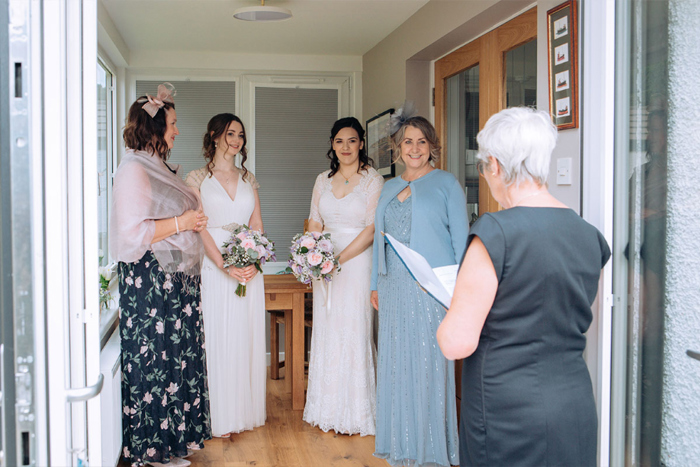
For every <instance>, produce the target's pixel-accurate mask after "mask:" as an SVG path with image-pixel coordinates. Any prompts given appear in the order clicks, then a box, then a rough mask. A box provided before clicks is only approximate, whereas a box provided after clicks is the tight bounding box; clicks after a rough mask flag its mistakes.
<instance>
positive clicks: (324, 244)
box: [318, 238, 333, 253]
mask: <svg viewBox="0 0 700 467" xmlns="http://www.w3.org/2000/svg"><path fill="white" fill-rule="evenodd" d="M318 247H319V248H320V249H321V250H323V251H325V252H326V253H330V252H332V251H333V243H331V241H330V240H327V239H325V238H324V239H323V240H320V241H319V242H318Z"/></svg>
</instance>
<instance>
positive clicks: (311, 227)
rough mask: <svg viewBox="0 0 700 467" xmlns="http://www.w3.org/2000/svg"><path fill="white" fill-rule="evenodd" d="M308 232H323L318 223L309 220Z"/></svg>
mask: <svg viewBox="0 0 700 467" xmlns="http://www.w3.org/2000/svg"><path fill="white" fill-rule="evenodd" d="M309 232H318V233H321V232H323V224H321V223H320V222H317V221H314V220H311V219H309Z"/></svg>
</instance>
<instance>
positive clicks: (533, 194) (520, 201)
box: [513, 191, 542, 208]
mask: <svg viewBox="0 0 700 467" xmlns="http://www.w3.org/2000/svg"><path fill="white" fill-rule="evenodd" d="M541 194H542V192H541V191H534V192H532V193H530V194H529V195H525V196H523V197H522V198H520V199H519V200H518V202H517V203H514V204H513V207H514V208H516V207H518V206H520V203H522V202H523V200H525V199H527V198H531V197H533V196H537V195H541Z"/></svg>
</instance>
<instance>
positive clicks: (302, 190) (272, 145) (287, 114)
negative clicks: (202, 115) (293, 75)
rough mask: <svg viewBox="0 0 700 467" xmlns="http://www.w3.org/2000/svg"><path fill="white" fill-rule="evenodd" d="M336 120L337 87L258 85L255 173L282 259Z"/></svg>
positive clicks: (324, 162) (323, 164)
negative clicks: (272, 86)
mask: <svg viewBox="0 0 700 467" xmlns="http://www.w3.org/2000/svg"><path fill="white" fill-rule="evenodd" d="M337 119H338V90H337V89H297V88H269V87H257V88H256V91H255V176H256V177H257V179H258V181H259V182H260V190H259V195H260V208H261V211H262V218H263V223H264V225H265V230H266V231H267V233H268V235H269V237H270V239H271V240H273V241H274V242H275V246H276V249H277V258H278V261H286V260H287V255H288V252H289V246H290V245H291V240H292V237H293V236H294V235H295V234H297V233H299V232H301V231H302V230H303V227H304V219H307V218H308V217H309V209H310V206H311V192H312V190H313V187H314V182H315V180H316V177H317V176H318V174H319V173H321V172H323V171H324V170H326V169H328V168H329V167H330V161H329V160H328V159H327V158H326V152H327V151H328V148H329V144H330V134H331V133H330V132H331V128H332V127H333V123H335V121H336V120H337Z"/></svg>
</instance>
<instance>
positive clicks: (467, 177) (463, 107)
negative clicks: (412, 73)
mask: <svg viewBox="0 0 700 467" xmlns="http://www.w3.org/2000/svg"><path fill="white" fill-rule="evenodd" d="M445 88H446V91H447V128H446V131H447V138H446V144H445V150H446V151H447V152H449V153H450V154H451V155H452V157H450V158H449V159H447V161H446V163H447V170H448V171H449V172H452V173H453V174H454V175H455V177H457V180H459V182H460V183H461V184H462V186H463V187H464V192H465V195H466V197H467V215H468V216H469V225H471V224H473V223H474V221H476V219H477V218H478V217H479V171H478V170H477V169H476V152H477V145H476V134H477V133H478V132H479V65H474V66H473V67H471V68H468V69H467V70H464V71H463V72H461V73H459V74H457V75H454V76H452V77H450V78H448V79H447V81H446V83H445Z"/></svg>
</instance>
